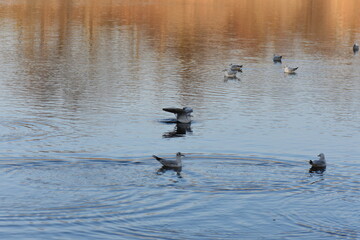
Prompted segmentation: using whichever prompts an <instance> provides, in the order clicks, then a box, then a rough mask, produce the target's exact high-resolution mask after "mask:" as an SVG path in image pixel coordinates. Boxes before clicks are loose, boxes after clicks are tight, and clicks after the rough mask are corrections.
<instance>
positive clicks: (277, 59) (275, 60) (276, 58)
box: [273, 54, 282, 62]
mask: <svg viewBox="0 0 360 240" xmlns="http://www.w3.org/2000/svg"><path fill="white" fill-rule="evenodd" d="M281 59H282V56H280V55H276V54H274V56H273V61H274V62H281Z"/></svg>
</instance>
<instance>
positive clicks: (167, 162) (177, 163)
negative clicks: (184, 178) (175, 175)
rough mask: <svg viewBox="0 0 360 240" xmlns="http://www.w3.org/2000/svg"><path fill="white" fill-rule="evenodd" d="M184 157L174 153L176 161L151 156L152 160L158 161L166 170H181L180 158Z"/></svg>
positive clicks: (179, 153)
mask: <svg viewBox="0 0 360 240" xmlns="http://www.w3.org/2000/svg"><path fill="white" fill-rule="evenodd" d="M184 156H185V155H184V154H182V153H181V152H178V153H176V159H175V160H169V159H164V158H161V157H158V156H156V155H153V158H155V159H156V160H158V161H159V162H160V163H161V164H162V165H163V166H164V167H167V168H181V167H182V161H181V158H182V157H184Z"/></svg>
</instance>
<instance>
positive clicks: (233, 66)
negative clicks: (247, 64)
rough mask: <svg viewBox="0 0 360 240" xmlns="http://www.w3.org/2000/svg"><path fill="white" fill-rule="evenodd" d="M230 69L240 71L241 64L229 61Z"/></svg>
mask: <svg viewBox="0 0 360 240" xmlns="http://www.w3.org/2000/svg"><path fill="white" fill-rule="evenodd" d="M229 66H230V69H231V71H241V69H242V67H243V65H239V64H232V63H230V65H229Z"/></svg>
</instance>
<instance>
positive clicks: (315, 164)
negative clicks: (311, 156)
mask: <svg viewBox="0 0 360 240" xmlns="http://www.w3.org/2000/svg"><path fill="white" fill-rule="evenodd" d="M318 157H319V159H318V160H310V161H309V164H310V165H311V167H312V168H325V167H326V161H325V155H324V154H323V153H320V154H319V155H318Z"/></svg>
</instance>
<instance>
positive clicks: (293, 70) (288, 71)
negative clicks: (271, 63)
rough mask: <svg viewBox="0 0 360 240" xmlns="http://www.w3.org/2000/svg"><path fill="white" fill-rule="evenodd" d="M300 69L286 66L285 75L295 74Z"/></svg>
mask: <svg viewBox="0 0 360 240" xmlns="http://www.w3.org/2000/svg"><path fill="white" fill-rule="evenodd" d="M298 68H299V67H288V66H285V67H284V72H285V73H295V71H296V69H298Z"/></svg>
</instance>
